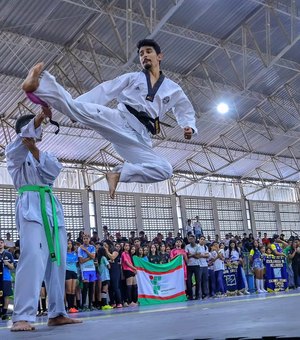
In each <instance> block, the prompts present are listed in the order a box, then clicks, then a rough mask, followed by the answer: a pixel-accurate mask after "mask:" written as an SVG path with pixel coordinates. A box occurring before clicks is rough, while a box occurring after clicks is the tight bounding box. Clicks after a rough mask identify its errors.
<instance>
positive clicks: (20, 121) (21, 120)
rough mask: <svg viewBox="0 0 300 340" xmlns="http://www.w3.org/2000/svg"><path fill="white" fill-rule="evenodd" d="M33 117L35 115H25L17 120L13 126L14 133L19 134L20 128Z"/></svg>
mask: <svg viewBox="0 0 300 340" xmlns="http://www.w3.org/2000/svg"><path fill="white" fill-rule="evenodd" d="M34 117H35V115H25V116H22V117H20V118H18V119H17V121H16V125H15V130H16V133H20V132H21V129H22V127H23V126H25V125H27V124H28V123H29V122H30V121H31V120H32V119H33V118H34Z"/></svg>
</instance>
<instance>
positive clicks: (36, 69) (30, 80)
mask: <svg viewBox="0 0 300 340" xmlns="http://www.w3.org/2000/svg"><path fill="white" fill-rule="evenodd" d="M43 68H44V63H38V64H36V65H34V66H33V67H32V68H31V69H30V70H29V72H28V75H27V77H26V79H25V80H24V82H23V84H22V89H23V90H24V91H25V92H34V91H35V90H36V89H37V88H38V87H39V81H40V75H41V73H42V71H43Z"/></svg>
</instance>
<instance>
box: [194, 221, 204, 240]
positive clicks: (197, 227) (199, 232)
mask: <svg viewBox="0 0 300 340" xmlns="http://www.w3.org/2000/svg"><path fill="white" fill-rule="evenodd" d="M195 219H196V221H195V222H194V224H193V229H194V233H195V236H196V240H199V239H200V237H201V236H202V235H203V228H202V224H201V223H200V221H199V216H196V217H195Z"/></svg>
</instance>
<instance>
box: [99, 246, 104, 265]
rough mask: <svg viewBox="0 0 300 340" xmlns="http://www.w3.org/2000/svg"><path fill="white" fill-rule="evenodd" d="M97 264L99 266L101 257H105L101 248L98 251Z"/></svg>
mask: <svg viewBox="0 0 300 340" xmlns="http://www.w3.org/2000/svg"><path fill="white" fill-rule="evenodd" d="M97 255H98V262H99V264H100V261H101V259H102V257H106V251H105V249H104V248H103V247H100V248H99V249H98V254H97Z"/></svg>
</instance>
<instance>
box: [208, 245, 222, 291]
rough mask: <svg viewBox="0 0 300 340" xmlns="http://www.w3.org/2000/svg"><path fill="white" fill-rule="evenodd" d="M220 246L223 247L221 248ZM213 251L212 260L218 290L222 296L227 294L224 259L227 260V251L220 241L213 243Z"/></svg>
mask: <svg viewBox="0 0 300 340" xmlns="http://www.w3.org/2000/svg"><path fill="white" fill-rule="evenodd" d="M220 246H221V247H222V248H220ZM211 248H212V252H211V261H212V262H213V264H214V272H215V277H216V287H217V289H216V291H217V292H218V293H219V294H221V296H226V294H225V287H224V278H223V272H224V260H225V252H224V244H222V243H220V245H219V243H218V242H213V243H212V247H211Z"/></svg>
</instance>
